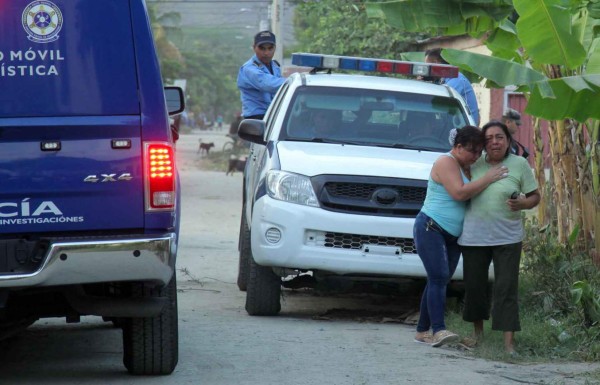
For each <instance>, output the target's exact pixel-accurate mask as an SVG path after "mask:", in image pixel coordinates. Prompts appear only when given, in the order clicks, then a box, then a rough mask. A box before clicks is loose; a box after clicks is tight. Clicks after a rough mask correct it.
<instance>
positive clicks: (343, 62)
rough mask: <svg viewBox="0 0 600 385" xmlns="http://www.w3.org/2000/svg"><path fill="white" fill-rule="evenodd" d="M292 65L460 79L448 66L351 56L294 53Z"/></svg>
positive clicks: (454, 69)
mask: <svg viewBox="0 0 600 385" xmlns="http://www.w3.org/2000/svg"><path fill="white" fill-rule="evenodd" d="M292 64H294V65H297V66H300V67H313V68H314V69H315V70H320V71H322V70H332V69H341V70H353V71H364V72H382V73H392V74H400V75H408V76H428V77H435V78H455V77H458V67H455V66H451V65H448V64H430V63H420V62H410V61H400V60H389V59H369V58H362V57H351V56H335V55H319V54H314V53H293V54H292Z"/></svg>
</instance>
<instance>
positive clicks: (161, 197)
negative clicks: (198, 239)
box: [144, 142, 177, 211]
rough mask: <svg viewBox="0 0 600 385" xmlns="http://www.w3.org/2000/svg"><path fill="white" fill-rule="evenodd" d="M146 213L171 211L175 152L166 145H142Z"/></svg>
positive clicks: (160, 143) (174, 198)
mask: <svg viewBox="0 0 600 385" xmlns="http://www.w3.org/2000/svg"><path fill="white" fill-rule="evenodd" d="M144 180H145V182H144V183H145V192H146V193H145V195H146V211H165V210H173V208H174V207H175V200H176V197H177V194H176V191H175V188H176V187H175V152H174V151H173V146H171V145H170V144H168V143H162V142H155V143H152V142H150V143H145V145H144Z"/></svg>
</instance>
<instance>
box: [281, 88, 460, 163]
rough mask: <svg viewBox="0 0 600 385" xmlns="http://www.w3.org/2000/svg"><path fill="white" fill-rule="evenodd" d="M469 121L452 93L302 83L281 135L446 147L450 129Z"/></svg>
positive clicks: (331, 141) (348, 141)
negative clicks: (308, 85)
mask: <svg viewBox="0 0 600 385" xmlns="http://www.w3.org/2000/svg"><path fill="white" fill-rule="evenodd" d="M466 124H467V120H466V117H465V115H464V113H463V111H462V108H461V106H460V104H459V102H458V101H457V100H456V99H453V98H450V97H439V96H431V95H422V94H413V93H406V92H394V91H379V90H365V89H355V88H340V87H300V88H298V90H297V92H296V93H295V95H294V98H293V100H292V101H291V108H289V109H288V112H287V115H286V117H285V122H284V129H283V130H281V134H280V138H279V139H280V140H297V141H318V142H327V143H349V144H363V145H375V146H390V147H398V148H417V149H423V150H429V151H441V152H445V151H447V150H449V149H450V147H451V146H450V143H449V142H448V135H449V132H450V130H451V129H452V128H455V127H456V128H460V127H463V126H465V125H466Z"/></svg>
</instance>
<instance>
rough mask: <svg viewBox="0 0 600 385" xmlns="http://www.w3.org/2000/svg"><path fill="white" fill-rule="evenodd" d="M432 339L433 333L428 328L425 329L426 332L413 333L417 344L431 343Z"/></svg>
mask: <svg viewBox="0 0 600 385" xmlns="http://www.w3.org/2000/svg"><path fill="white" fill-rule="evenodd" d="M432 341H433V334H431V331H430V330H427V331H426V332H417V334H415V342H416V343H418V344H427V345H431V342H432Z"/></svg>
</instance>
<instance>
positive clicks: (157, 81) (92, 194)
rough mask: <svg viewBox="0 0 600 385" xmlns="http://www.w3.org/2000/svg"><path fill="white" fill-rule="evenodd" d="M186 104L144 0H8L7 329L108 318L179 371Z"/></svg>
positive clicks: (143, 354)
mask: <svg viewBox="0 0 600 385" xmlns="http://www.w3.org/2000/svg"><path fill="white" fill-rule="evenodd" d="M182 110H183V93H182V92H181V89H179V88H171V87H164V86H163V83H162V80H161V75H160V67H159V63H158V59H157V55H156V49H155V46H154V43H153V39H152V31H151V27H150V22H149V19H148V13H147V9H146V5H145V3H144V1H143V0H102V1H98V0H52V1H47V0H0V334H3V335H4V336H6V335H9V334H10V333H11V332H13V331H15V330H19V329H22V328H23V327H26V326H29V325H31V324H32V323H33V322H35V321H36V320H38V319H40V318H45V317H65V319H66V321H67V322H78V321H79V320H80V317H81V316H87V315H96V316H101V317H103V319H104V320H105V321H110V322H113V323H114V324H115V326H118V327H120V328H122V330H123V362H124V364H125V367H126V368H127V370H128V371H129V372H130V373H132V374H159V375H160V374H169V373H171V372H172V371H173V370H174V369H175V367H176V365H177V360H178V326H177V294H176V293H177V290H176V280H175V260H176V254H177V242H178V225H179V207H180V202H179V197H180V193H179V182H178V176H177V169H176V167H175V163H174V161H175V159H174V157H175V154H174V150H175V146H174V140H173V133H172V132H171V130H170V127H169V115H174V114H178V113H180V112H181V111H182Z"/></svg>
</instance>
